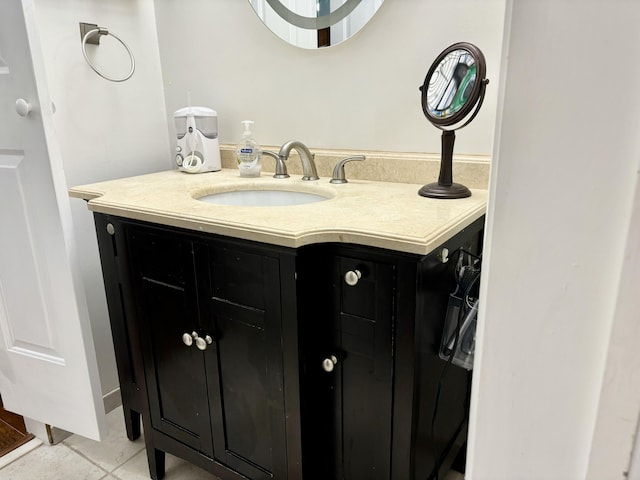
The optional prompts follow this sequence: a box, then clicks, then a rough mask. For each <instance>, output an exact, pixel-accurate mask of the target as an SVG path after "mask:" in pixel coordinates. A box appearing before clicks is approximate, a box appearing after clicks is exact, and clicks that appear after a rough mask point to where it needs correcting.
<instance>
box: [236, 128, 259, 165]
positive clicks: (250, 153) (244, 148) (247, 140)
mask: <svg viewBox="0 0 640 480" xmlns="http://www.w3.org/2000/svg"><path fill="white" fill-rule="evenodd" d="M242 123H243V124H244V132H243V133H242V140H240V142H239V143H238V148H237V149H236V158H237V160H238V170H240V176H241V177H259V176H260V170H261V168H262V150H261V149H260V145H258V143H257V142H256V141H255V140H254V138H253V134H252V133H251V125H252V124H253V121H252V120H243V121H242Z"/></svg>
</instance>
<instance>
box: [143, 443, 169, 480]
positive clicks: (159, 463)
mask: <svg viewBox="0 0 640 480" xmlns="http://www.w3.org/2000/svg"><path fill="white" fill-rule="evenodd" d="M164 458H165V454H164V452H163V451H162V450H158V449H157V448H147V459H148V460H149V474H150V475H151V478H152V479H153V480H162V479H163V478H164Z"/></svg>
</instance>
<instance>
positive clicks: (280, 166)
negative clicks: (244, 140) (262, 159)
mask: <svg viewBox="0 0 640 480" xmlns="http://www.w3.org/2000/svg"><path fill="white" fill-rule="evenodd" d="M262 154H263V155H268V156H270V157H273V158H274V159H275V161H276V168H275V170H276V173H275V174H274V175H273V178H289V174H288V173H287V166H286V165H285V163H284V158H283V157H281V156H280V155H278V154H277V153H274V152H270V151H269V150H263V151H262Z"/></svg>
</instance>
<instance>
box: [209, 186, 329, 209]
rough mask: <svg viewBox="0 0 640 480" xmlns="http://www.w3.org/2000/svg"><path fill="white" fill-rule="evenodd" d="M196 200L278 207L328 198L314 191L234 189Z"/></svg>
mask: <svg viewBox="0 0 640 480" xmlns="http://www.w3.org/2000/svg"><path fill="white" fill-rule="evenodd" d="M198 200H202V201H203V202H207V203H213V204H216V205H235V206H241V207H278V206H286V205H304V204H305V203H314V202H321V201H323V200H328V197H325V196H322V195H318V194H316V193H307V192H293V191H290V190H234V191H231V192H220V193H214V194H211V195H206V196H204V197H200V198H198Z"/></svg>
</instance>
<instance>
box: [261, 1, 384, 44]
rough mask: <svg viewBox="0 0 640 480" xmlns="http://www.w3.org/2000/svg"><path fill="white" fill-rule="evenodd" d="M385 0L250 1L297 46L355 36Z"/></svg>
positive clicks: (273, 27) (266, 21)
mask: <svg viewBox="0 0 640 480" xmlns="http://www.w3.org/2000/svg"><path fill="white" fill-rule="evenodd" d="M382 2H383V0H249V3H250V4H251V6H252V7H253V10H254V11H255V12H256V14H257V15H258V17H260V19H261V20H262V22H263V23H264V24H265V25H266V26H267V27H269V29H270V30H271V31H272V32H273V33H275V34H276V35H277V36H278V37H280V38H281V39H283V40H285V41H286V42H288V43H290V44H291V45H294V46H296V47H301V48H308V49H316V48H323V47H330V46H332V45H337V44H338V43H341V42H343V41H345V40H347V39H348V38H350V37H352V36H353V35H355V34H356V33H357V32H358V31H360V30H361V29H362V27H364V26H365V25H366V24H367V22H368V21H369V20H370V19H371V17H373V15H374V14H375V13H376V12H377V11H378V9H379V8H380V5H382Z"/></svg>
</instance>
